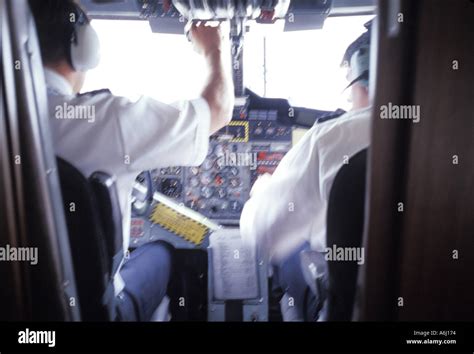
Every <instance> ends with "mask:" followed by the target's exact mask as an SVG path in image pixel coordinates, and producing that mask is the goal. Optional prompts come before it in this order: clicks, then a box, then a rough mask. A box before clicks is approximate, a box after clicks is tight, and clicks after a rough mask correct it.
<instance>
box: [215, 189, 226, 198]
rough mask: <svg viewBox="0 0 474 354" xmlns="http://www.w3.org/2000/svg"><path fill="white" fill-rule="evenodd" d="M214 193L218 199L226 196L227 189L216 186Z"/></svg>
mask: <svg viewBox="0 0 474 354" xmlns="http://www.w3.org/2000/svg"><path fill="white" fill-rule="evenodd" d="M216 194H217V196H218V197H219V198H220V199H224V198H225V197H227V191H226V190H225V189H224V188H218V189H217V191H216Z"/></svg>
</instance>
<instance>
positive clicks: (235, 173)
mask: <svg viewBox="0 0 474 354" xmlns="http://www.w3.org/2000/svg"><path fill="white" fill-rule="evenodd" d="M229 173H230V174H231V175H232V176H238V174H239V169H238V168H237V167H231V168H230V169H229Z"/></svg>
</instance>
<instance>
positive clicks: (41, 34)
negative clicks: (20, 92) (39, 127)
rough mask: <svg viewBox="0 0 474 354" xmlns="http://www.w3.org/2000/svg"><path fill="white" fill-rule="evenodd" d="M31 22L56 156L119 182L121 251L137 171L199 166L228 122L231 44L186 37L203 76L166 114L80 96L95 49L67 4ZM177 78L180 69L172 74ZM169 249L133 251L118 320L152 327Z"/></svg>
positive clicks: (43, 4)
mask: <svg viewBox="0 0 474 354" xmlns="http://www.w3.org/2000/svg"><path fill="white" fill-rule="evenodd" d="M29 3H30V7H31V10H32V13H33V16H34V19H35V22H36V27H37V33H38V38H39V42H40V47H41V55H42V59H43V65H44V67H45V79H46V85H47V89H48V105H49V113H50V127H51V130H52V137H53V140H54V141H53V143H54V148H55V152H56V154H57V155H58V156H60V157H61V158H63V159H65V160H66V161H68V162H69V163H71V164H72V165H74V166H75V167H76V168H77V169H79V171H81V172H82V174H83V175H84V176H86V177H89V176H90V175H91V173H93V172H95V171H99V170H100V171H104V172H107V173H109V174H111V175H114V176H115V177H116V183H117V190H118V194H119V199H120V206H121V212H122V217H123V230H124V252H125V251H126V250H127V249H128V243H129V242H128V241H129V230H130V227H129V222H130V195H131V191H132V188H133V185H134V182H135V178H136V176H137V175H138V173H140V172H141V171H143V170H148V169H154V168H158V167H169V166H176V165H188V166H189V165H200V164H201V163H202V162H203V160H204V158H205V157H206V154H207V150H208V144H209V135H211V134H212V133H214V132H215V131H217V130H219V129H220V128H222V127H224V126H225V125H226V124H227V123H228V122H229V121H230V119H231V116H232V109H233V100H234V97H233V83H232V76H231V73H230V59H229V58H228V55H229V53H230V49H228V48H230V44H229V43H228V40H229V35H228V33H225V30H223V28H222V26H214V27H212V26H208V25H207V24H206V23H201V24H199V25H192V26H191V28H190V29H189V30H190V37H191V39H192V41H193V44H194V46H195V49H196V50H197V51H198V52H199V53H200V54H201V55H202V56H204V58H205V61H206V63H207V67H208V71H209V76H208V79H207V81H206V82H203V90H202V93H201V95H200V97H198V98H196V99H194V100H184V101H181V102H177V103H175V104H172V105H168V104H164V103H161V102H159V101H157V100H154V99H152V98H149V97H142V98H141V99H139V100H138V101H136V102H131V101H129V100H127V99H126V98H123V97H117V96H114V95H112V94H111V93H110V92H109V91H107V90H102V91H97V92H91V93H86V94H80V95H79V94H78V92H79V91H80V90H81V87H82V84H83V82H84V78H85V74H86V72H87V71H88V70H90V69H92V68H94V67H95V66H97V64H98V62H99V59H100V58H99V50H100V46H99V40H98V36H97V34H96V33H95V31H94V29H93V28H92V26H91V25H90V23H89V19H88V18H87V15H86V14H85V13H84V11H83V10H82V9H81V8H80V7H79V5H77V4H76V3H75V2H74V1H73V0H29ZM177 69H179V68H177ZM170 264H171V249H170V247H169V246H168V245H165V244H162V243H158V242H154V243H150V244H147V245H144V246H142V247H140V248H139V249H138V250H136V251H134V252H133V253H132V255H131V257H130V259H129V260H128V261H126V262H125V264H124V265H123V267H122V268H121V270H120V272H117V275H116V277H115V282H114V285H115V293H116V295H117V296H118V301H119V306H118V310H119V311H118V312H119V314H120V319H123V320H149V319H150V317H151V315H152V313H153V311H154V310H155V309H156V308H157V306H158V304H159V303H160V302H161V300H162V298H163V296H164V295H165V293H166V287H167V283H168V280H169V276H170Z"/></svg>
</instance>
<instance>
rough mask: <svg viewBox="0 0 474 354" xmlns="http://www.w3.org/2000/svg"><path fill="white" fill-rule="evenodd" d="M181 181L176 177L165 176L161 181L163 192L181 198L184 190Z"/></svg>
mask: <svg viewBox="0 0 474 354" xmlns="http://www.w3.org/2000/svg"><path fill="white" fill-rule="evenodd" d="M182 189H183V188H182V185H181V181H180V180H179V179H176V178H165V179H163V180H162V181H161V188H160V190H161V193H163V194H164V195H166V196H168V197H171V198H179V197H180V196H181V191H182Z"/></svg>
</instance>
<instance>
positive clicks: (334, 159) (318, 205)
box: [240, 24, 371, 320]
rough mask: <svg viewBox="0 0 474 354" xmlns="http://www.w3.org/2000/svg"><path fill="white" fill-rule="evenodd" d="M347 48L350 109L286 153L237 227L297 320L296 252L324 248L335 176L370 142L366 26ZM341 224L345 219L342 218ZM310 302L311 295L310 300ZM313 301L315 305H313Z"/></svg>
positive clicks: (255, 191)
mask: <svg viewBox="0 0 474 354" xmlns="http://www.w3.org/2000/svg"><path fill="white" fill-rule="evenodd" d="M367 27H368V28H369V31H367V32H365V33H364V34H363V35H362V36H361V37H359V38H358V39H357V40H356V41H355V42H354V43H353V44H351V45H350V46H349V48H348V49H347V51H346V54H345V56H344V60H343V62H346V63H347V65H348V69H349V70H348V79H349V82H350V83H349V86H350V88H351V94H352V95H351V96H352V102H353V107H352V110H351V111H350V112H347V113H345V114H343V115H342V116H340V117H338V118H335V119H332V120H328V121H325V122H323V123H316V124H315V125H314V126H313V127H312V128H311V129H310V130H309V131H307V132H306V134H305V135H304V136H303V138H302V139H301V140H300V141H299V142H298V143H297V144H296V145H295V146H294V147H293V148H292V149H291V150H290V151H289V152H288V153H287V154H286V155H285V157H284V158H283V159H282V161H281V163H280V164H279V166H278V167H277V169H276V170H275V172H274V173H273V175H272V176H264V179H262V180H257V182H256V183H255V184H254V187H253V188H252V191H251V198H250V200H249V201H248V202H247V203H246V204H245V206H244V208H243V211H242V215H241V219H240V230H241V235H242V238H243V239H244V241H246V242H247V243H251V244H253V245H256V247H257V248H258V250H259V252H260V254H262V255H263V256H266V258H267V260H268V261H269V262H270V263H271V265H272V266H273V270H274V273H273V274H274V277H275V279H274V283H273V284H279V285H280V286H281V287H282V289H283V290H286V291H287V293H288V294H289V296H290V297H291V298H292V299H294V307H295V309H296V310H297V311H298V316H299V319H303V318H305V319H309V320H314V319H315V317H314V316H317V314H314V313H313V314H311V315H310V316H311V317H312V318H308V317H307V316H308V315H307V314H304V313H303V309H304V308H306V309H308V308H312V309H316V308H317V307H318V306H309V307H308V303H306V301H307V300H308V298H307V296H305V294H307V293H311V292H307V291H306V290H307V288H308V286H307V285H306V282H305V280H304V278H303V274H302V270H301V265H300V257H299V255H300V253H301V251H302V250H304V249H309V248H312V249H314V250H318V251H324V250H325V247H326V211H327V205H328V199H329V193H330V190H331V186H332V183H333V181H334V178H335V176H336V174H337V172H338V171H339V169H340V168H341V167H342V166H343V164H344V163H345V161H348V159H349V158H350V157H351V156H353V155H355V154H356V153H357V152H359V151H360V150H362V149H364V148H366V147H367V146H368V145H369V141H370V139H369V136H370V112H371V108H370V106H369V96H368V84H369V82H368V75H369V57H370V55H369V52H370V25H369V24H368V25H367ZM341 222H344V220H341ZM313 300H314V299H313ZM313 305H314V303H313Z"/></svg>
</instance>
